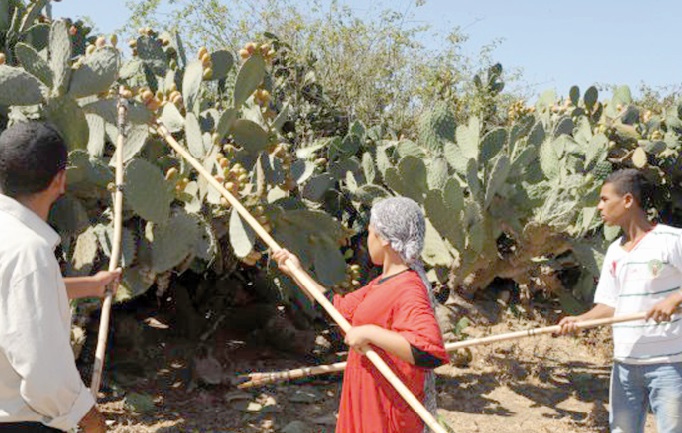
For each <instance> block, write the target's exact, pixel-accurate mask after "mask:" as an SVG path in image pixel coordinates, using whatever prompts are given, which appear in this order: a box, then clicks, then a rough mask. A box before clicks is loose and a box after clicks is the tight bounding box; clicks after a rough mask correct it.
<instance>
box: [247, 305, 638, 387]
mask: <svg viewBox="0 0 682 433" xmlns="http://www.w3.org/2000/svg"><path fill="white" fill-rule="evenodd" d="M644 318H646V313H634V314H626V315H622V316H616V317H609V318H605V319H594V320H585V321H582V322H577V323H576V326H577V327H578V329H590V328H596V327H599V326H605V325H613V324H616V323H622V322H632V321H634V320H642V319H644ZM560 330H561V326H559V325H552V326H545V327H542V328H533V329H527V330H525V331H516V332H509V333H506V334H499V335H491V336H489V337H482V338H474V339H472V340H464V341H457V342H454V343H448V344H446V345H445V350H447V351H448V352H454V351H455V350H457V349H463V348H465V347H474V346H482V345H484V344H492V343H498V342H500V341H509V340H517V339H519V338H525V337H534V336H536V335H543V334H554V333H557V332H559V331H560ZM345 369H346V363H345V362H337V363H335V364H329V365H319V366H314V367H303V368H296V369H293V370H287V371H275V372H270V373H250V374H248V375H246V377H248V378H249V381H248V382H244V383H242V384H240V385H239V388H242V389H246V388H253V387H256V386H261V385H265V384H268V383H273V382H278V381H282V380H291V379H298V378H301V377H306V376H315V375H319V374H327V373H336V372H339V371H343V370H345Z"/></svg>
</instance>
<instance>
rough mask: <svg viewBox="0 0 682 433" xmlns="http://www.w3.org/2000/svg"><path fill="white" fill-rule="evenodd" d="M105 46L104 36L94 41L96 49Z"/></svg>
mask: <svg viewBox="0 0 682 433" xmlns="http://www.w3.org/2000/svg"><path fill="white" fill-rule="evenodd" d="M106 44H107V40H106V38H105V37H104V36H100V37H98V38H97V39H96V40H95V46H96V47H97V48H102V47H103V46H105V45H106Z"/></svg>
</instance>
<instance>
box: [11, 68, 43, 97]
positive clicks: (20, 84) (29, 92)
mask: <svg viewBox="0 0 682 433" xmlns="http://www.w3.org/2000/svg"><path fill="white" fill-rule="evenodd" d="M41 102H43V92H42V91H41V84H40V81H38V79H37V78H36V77H34V76H33V75H31V74H29V73H28V72H26V71H24V70H23V69H22V68H14V67H12V66H7V65H0V105H5V106H9V105H35V104H40V103H41Z"/></svg>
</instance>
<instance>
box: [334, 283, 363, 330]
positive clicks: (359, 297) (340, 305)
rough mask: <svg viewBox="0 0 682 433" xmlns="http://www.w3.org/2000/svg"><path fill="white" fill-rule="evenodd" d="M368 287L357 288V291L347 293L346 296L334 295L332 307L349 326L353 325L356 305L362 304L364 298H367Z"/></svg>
mask: <svg viewBox="0 0 682 433" xmlns="http://www.w3.org/2000/svg"><path fill="white" fill-rule="evenodd" d="M369 287H370V286H369V285H367V286H364V287H361V288H359V289H358V290H356V291H354V292H351V293H348V294H346V295H343V296H341V295H334V299H333V303H334V307H335V308H336V309H337V310H339V313H341V315H342V316H343V317H345V318H346V320H348V321H349V322H350V323H351V324H353V314H355V309H356V308H358V305H360V303H362V301H363V299H365V296H367V291H368V290H369Z"/></svg>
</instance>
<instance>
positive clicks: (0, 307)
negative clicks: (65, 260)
mask: <svg viewBox="0 0 682 433" xmlns="http://www.w3.org/2000/svg"><path fill="white" fill-rule="evenodd" d="M59 241H60V239H59V235H57V233H55V231H54V230H52V228H51V227H50V226H49V225H48V224H47V223H46V222H45V221H43V220H42V219H41V218H40V217H39V216H38V215H36V214H35V213H34V212H33V211H31V210H30V209H28V208H26V207H24V206H23V205H21V204H20V203H19V202H17V201H16V200H14V199H12V198H10V197H7V196H5V195H2V194H0V423H8V422H22V421H32V422H41V423H43V424H45V425H47V426H49V427H52V428H56V429H59V430H63V431H69V430H71V429H74V428H76V427H77V424H78V422H79V421H80V420H81V419H82V418H83V416H84V415H85V414H86V413H87V412H88V411H89V410H90V408H92V406H93V405H94V403H95V402H94V399H93V397H92V395H91V394H90V392H89V390H88V388H87V387H86V386H85V385H84V384H83V381H82V380H81V378H80V375H79V373H78V370H77V369H76V364H75V361H74V358H73V352H72V350H71V346H70V329H71V310H70V308H69V301H68V297H67V294H66V287H65V286H64V282H63V279H62V275H61V272H60V269H59V264H58V263H57V260H56V259H55V256H54V248H55V247H56V246H57V244H58V243H59Z"/></svg>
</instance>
